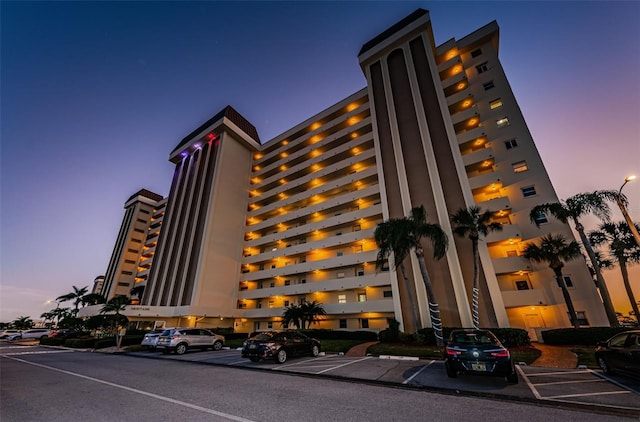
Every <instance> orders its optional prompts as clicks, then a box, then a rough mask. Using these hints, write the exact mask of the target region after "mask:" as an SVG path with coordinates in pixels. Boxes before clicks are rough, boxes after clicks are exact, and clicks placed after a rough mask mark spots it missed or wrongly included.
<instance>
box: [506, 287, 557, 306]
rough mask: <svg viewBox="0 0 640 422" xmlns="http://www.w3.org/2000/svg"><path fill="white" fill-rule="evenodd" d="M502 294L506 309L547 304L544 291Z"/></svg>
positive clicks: (515, 291) (520, 291) (534, 290)
mask: <svg viewBox="0 0 640 422" xmlns="http://www.w3.org/2000/svg"><path fill="white" fill-rule="evenodd" d="M501 293H502V300H503V302H504V306H505V308H517V307H520V306H539V305H545V304H546V303H547V301H546V299H545V297H544V295H543V293H542V290H536V289H530V290H508V291H503V292H501Z"/></svg>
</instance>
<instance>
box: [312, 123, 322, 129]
mask: <svg viewBox="0 0 640 422" xmlns="http://www.w3.org/2000/svg"><path fill="white" fill-rule="evenodd" d="M320 126H322V124H321V123H320V122H315V123H314V124H312V125H311V130H316V129H318V128H319V127H320Z"/></svg>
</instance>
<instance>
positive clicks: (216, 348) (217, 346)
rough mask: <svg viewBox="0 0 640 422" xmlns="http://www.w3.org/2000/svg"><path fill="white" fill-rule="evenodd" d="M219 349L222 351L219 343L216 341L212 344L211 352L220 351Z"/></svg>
mask: <svg viewBox="0 0 640 422" xmlns="http://www.w3.org/2000/svg"><path fill="white" fill-rule="evenodd" d="M220 349H222V342H221V341H216V342H215V343H213V350H220Z"/></svg>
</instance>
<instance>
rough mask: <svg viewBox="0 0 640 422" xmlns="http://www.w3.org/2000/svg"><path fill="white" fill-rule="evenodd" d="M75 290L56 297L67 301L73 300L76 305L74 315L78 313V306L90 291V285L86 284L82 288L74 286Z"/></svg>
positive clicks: (61, 300) (58, 299)
mask: <svg viewBox="0 0 640 422" xmlns="http://www.w3.org/2000/svg"><path fill="white" fill-rule="evenodd" d="M72 287H73V291H72V292H71V293H67V294H66V295H62V296H58V297H57V298H56V300H57V301H60V302H67V301H70V300H72V301H73V305H74V315H78V307H79V306H80V303H82V297H83V296H84V295H86V294H87V292H88V291H89V286H85V287H83V288H81V289H78V288H77V287H76V286H72Z"/></svg>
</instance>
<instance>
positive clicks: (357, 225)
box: [353, 224, 361, 232]
mask: <svg viewBox="0 0 640 422" xmlns="http://www.w3.org/2000/svg"><path fill="white" fill-rule="evenodd" d="M360 230H361V226H360V224H356V225H355V226H353V231H354V232H359V231H360Z"/></svg>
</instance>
